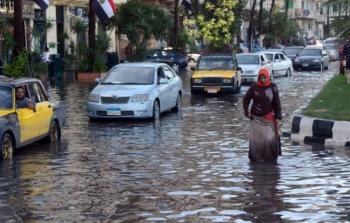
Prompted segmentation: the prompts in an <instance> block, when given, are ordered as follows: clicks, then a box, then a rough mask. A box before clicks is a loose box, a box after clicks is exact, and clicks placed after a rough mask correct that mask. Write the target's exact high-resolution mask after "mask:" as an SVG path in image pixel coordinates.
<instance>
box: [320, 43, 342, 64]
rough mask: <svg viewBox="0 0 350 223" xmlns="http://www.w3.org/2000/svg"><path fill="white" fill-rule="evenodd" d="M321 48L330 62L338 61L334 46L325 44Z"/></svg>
mask: <svg viewBox="0 0 350 223" xmlns="http://www.w3.org/2000/svg"><path fill="white" fill-rule="evenodd" d="M323 47H324V48H325V49H326V51H327V53H328V55H329V57H330V59H331V61H335V60H339V53H338V50H337V46H336V45H335V44H325V45H323Z"/></svg>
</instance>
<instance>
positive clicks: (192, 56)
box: [187, 53, 201, 63]
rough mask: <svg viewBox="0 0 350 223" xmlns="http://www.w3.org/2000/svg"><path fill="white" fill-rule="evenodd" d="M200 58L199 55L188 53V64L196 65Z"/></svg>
mask: <svg viewBox="0 0 350 223" xmlns="http://www.w3.org/2000/svg"><path fill="white" fill-rule="evenodd" d="M200 56H201V55H200V54H199V53H188V54H187V58H188V62H192V63H197V62H198V59H199V57H200Z"/></svg>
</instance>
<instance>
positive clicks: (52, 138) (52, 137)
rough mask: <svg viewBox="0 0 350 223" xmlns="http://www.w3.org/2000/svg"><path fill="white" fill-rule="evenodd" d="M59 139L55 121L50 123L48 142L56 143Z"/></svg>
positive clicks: (59, 133) (59, 131) (59, 135)
mask: <svg viewBox="0 0 350 223" xmlns="http://www.w3.org/2000/svg"><path fill="white" fill-rule="evenodd" d="M60 138H61V130H60V128H59V126H58V124H57V122H56V121H52V122H51V125H50V130H49V136H48V141H49V142H57V141H59V140H60Z"/></svg>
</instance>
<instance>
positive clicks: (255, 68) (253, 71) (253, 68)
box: [237, 53, 273, 84]
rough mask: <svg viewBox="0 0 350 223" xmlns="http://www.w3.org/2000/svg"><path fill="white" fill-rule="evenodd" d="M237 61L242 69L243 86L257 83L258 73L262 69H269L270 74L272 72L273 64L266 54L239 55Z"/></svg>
mask: <svg viewBox="0 0 350 223" xmlns="http://www.w3.org/2000/svg"><path fill="white" fill-rule="evenodd" d="M237 61H238V66H239V67H240V68H241V69H242V84H246V83H255V82H257V81H258V73H259V70H260V68H262V67H265V68H267V69H268V70H269V71H270V73H271V71H272V69H271V68H272V67H271V62H270V61H269V59H268V58H267V57H266V55H265V54H264V53H241V54H237ZM271 78H273V77H271Z"/></svg>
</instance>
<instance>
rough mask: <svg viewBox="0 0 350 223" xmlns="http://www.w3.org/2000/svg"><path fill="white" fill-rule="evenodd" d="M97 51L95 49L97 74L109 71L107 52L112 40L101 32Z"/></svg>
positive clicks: (97, 39)
mask: <svg viewBox="0 0 350 223" xmlns="http://www.w3.org/2000/svg"><path fill="white" fill-rule="evenodd" d="M96 43H97V44H96V49H95V52H94V54H95V67H94V70H95V71H96V72H99V73H100V72H104V71H106V70H107V66H106V64H107V56H106V53H107V50H108V48H109V47H110V43H111V38H110V37H109V36H108V35H107V34H106V33H105V32H101V33H99V34H97V36H96Z"/></svg>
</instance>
